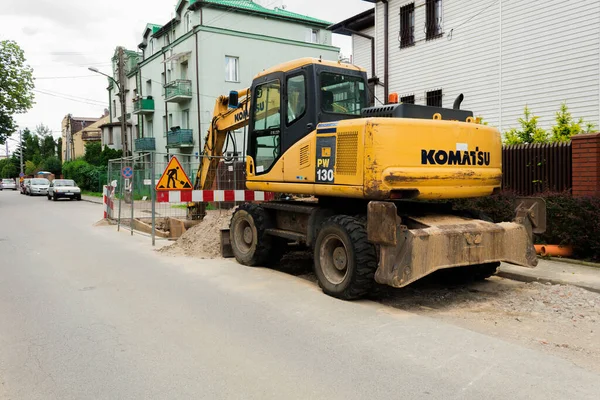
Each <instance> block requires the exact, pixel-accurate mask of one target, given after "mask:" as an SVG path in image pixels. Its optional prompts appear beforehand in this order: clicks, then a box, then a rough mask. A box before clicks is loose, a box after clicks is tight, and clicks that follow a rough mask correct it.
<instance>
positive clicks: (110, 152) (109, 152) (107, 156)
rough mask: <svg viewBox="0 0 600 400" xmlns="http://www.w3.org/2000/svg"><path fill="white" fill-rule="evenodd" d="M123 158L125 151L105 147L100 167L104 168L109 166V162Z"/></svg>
mask: <svg viewBox="0 0 600 400" xmlns="http://www.w3.org/2000/svg"><path fill="white" fill-rule="evenodd" d="M121 157H123V150H115V149H111V148H110V147H108V146H106V145H104V149H103V150H102V157H101V160H100V165H102V166H103V167H107V166H108V160H114V159H115V158H121Z"/></svg>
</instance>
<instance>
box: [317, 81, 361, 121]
mask: <svg viewBox="0 0 600 400" xmlns="http://www.w3.org/2000/svg"><path fill="white" fill-rule="evenodd" d="M320 89H321V90H320V93H321V110H322V111H323V112H326V113H331V114H346V115H360V112H361V110H362V109H363V108H365V107H366V106H367V104H366V96H365V82H364V80H363V78H362V77H360V76H350V75H342V74H337V73H332V72H322V73H321V82H320Z"/></svg>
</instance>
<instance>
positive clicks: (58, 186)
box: [48, 179, 81, 201]
mask: <svg viewBox="0 0 600 400" xmlns="http://www.w3.org/2000/svg"><path fill="white" fill-rule="evenodd" d="M61 198H62V199H71V200H72V199H77V200H81V189H79V187H78V186H77V184H76V183H75V181H74V180H72V179H55V180H53V181H52V182H51V183H50V188H49V189H48V200H50V199H52V200H54V201H56V200H58V199H61Z"/></svg>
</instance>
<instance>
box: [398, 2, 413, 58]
mask: <svg viewBox="0 0 600 400" xmlns="http://www.w3.org/2000/svg"><path fill="white" fill-rule="evenodd" d="M414 44H415V3H410V4H408V5H405V6H404V7H402V8H400V48H404V47H408V46H412V45H414Z"/></svg>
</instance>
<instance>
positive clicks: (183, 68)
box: [179, 61, 188, 79]
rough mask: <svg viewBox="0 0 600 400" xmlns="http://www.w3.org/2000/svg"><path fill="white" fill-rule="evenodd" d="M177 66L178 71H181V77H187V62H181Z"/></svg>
mask: <svg viewBox="0 0 600 400" xmlns="http://www.w3.org/2000/svg"><path fill="white" fill-rule="evenodd" d="M179 68H180V72H181V79H187V78H188V62H187V61H184V62H182V63H181V64H179Z"/></svg>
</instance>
